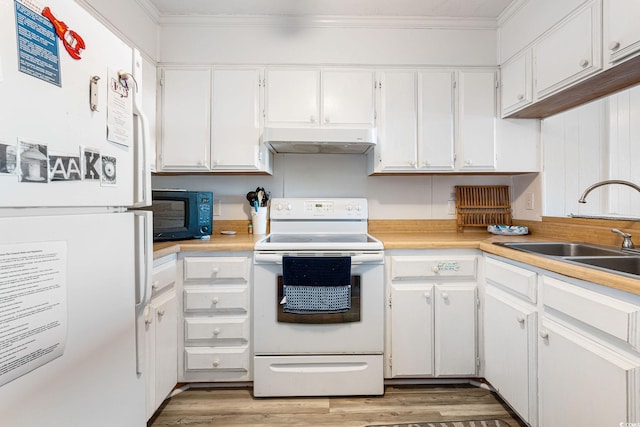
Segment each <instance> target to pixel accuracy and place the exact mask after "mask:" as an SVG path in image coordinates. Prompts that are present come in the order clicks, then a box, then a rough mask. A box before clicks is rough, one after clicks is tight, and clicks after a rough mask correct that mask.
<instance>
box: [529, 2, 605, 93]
mask: <svg viewBox="0 0 640 427" xmlns="http://www.w3.org/2000/svg"><path fill="white" fill-rule="evenodd" d="M599 15H600V10H599V6H597V2H594V3H593V4H592V6H590V7H587V8H586V9H583V10H582V11H580V12H579V13H578V14H576V15H575V16H573V17H571V18H570V19H569V20H568V21H566V22H564V23H562V24H561V25H560V26H558V27H557V28H556V29H554V30H553V31H551V32H549V34H548V35H545V37H544V38H543V39H542V40H540V42H538V43H537V44H536V45H535V46H534V61H535V76H536V96H537V98H543V97H545V96H547V95H550V94H552V93H554V92H557V91H558V90H560V89H562V88H564V87H566V86H568V85H570V84H571V83H574V82H576V81H578V80H580V79H582V78H584V77H586V76H588V75H590V74H593V73H595V72H596V71H598V70H599V69H600V68H601V59H600V49H599V46H600V40H599V38H600V19H599Z"/></svg>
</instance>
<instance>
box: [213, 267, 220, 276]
mask: <svg viewBox="0 0 640 427" xmlns="http://www.w3.org/2000/svg"><path fill="white" fill-rule="evenodd" d="M219 271H220V269H219V268H218V267H215V268H213V269H211V274H212V275H214V276H216V275H217V274H218V272H219Z"/></svg>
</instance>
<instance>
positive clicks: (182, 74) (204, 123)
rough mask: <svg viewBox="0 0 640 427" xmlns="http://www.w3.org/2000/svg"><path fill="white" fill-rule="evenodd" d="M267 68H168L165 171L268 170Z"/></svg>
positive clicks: (164, 84)
mask: <svg viewBox="0 0 640 427" xmlns="http://www.w3.org/2000/svg"><path fill="white" fill-rule="evenodd" d="M262 72H263V71H262V69H259V68H241V67H237V68H211V67H203V68H179V67H176V68H170V67H169V68H163V69H162V70H161V73H162V77H161V106H160V110H161V136H160V145H159V155H158V157H159V161H158V164H159V165H160V166H159V170H160V171H164V172H215V171H224V172H227V171H229V172H267V173H271V169H272V166H271V157H270V153H269V152H268V150H267V149H266V148H265V147H264V145H262V144H261V142H260V134H261V132H262V88H263V86H262V82H263V79H262Z"/></svg>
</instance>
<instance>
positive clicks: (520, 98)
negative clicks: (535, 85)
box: [516, 93, 524, 101]
mask: <svg viewBox="0 0 640 427" xmlns="http://www.w3.org/2000/svg"><path fill="white" fill-rule="evenodd" d="M516 98H518V101H522V100H523V99H524V95H523V94H521V93H519V94H518V96H516Z"/></svg>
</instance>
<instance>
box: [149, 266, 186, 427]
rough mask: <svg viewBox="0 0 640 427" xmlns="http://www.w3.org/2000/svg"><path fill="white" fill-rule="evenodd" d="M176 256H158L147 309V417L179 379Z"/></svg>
mask: <svg viewBox="0 0 640 427" xmlns="http://www.w3.org/2000/svg"><path fill="white" fill-rule="evenodd" d="M176 271H177V269H176V256H175V255H169V256H166V257H163V258H160V259H157V260H155V262H154V267H153V276H152V279H151V280H152V282H151V283H152V295H151V301H150V302H149V304H148V305H147V307H146V309H145V316H144V320H145V324H144V327H145V343H146V346H145V347H146V361H147V363H146V369H144V370H143V371H144V372H145V373H146V389H147V418H150V417H151V416H152V415H153V414H154V412H155V411H156V410H157V409H158V408H159V407H160V405H161V404H162V402H163V401H164V400H165V398H166V397H167V395H168V394H169V393H170V392H171V390H173V388H174V387H175V385H176V383H177V382H178V369H177V366H178V338H177V335H178V329H177V324H178V303H177V298H176V286H175V285H176Z"/></svg>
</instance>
